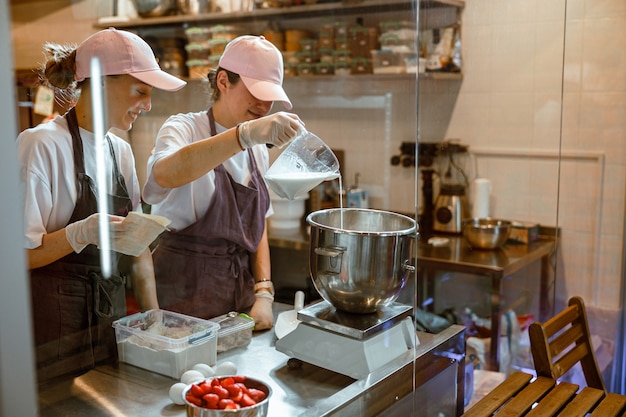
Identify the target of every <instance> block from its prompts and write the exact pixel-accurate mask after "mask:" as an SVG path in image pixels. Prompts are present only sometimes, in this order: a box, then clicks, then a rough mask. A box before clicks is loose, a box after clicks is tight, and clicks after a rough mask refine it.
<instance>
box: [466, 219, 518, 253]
mask: <svg viewBox="0 0 626 417" xmlns="http://www.w3.org/2000/svg"><path fill="white" fill-rule="evenodd" d="M510 234H511V222H510V221H507V220H499V219H492V218H489V217H487V218H474V219H471V220H467V221H465V222H464V223H463V235H464V236H465V238H466V239H467V241H468V242H469V244H470V245H471V246H472V248H476V249H497V248H499V247H501V246H502V245H504V243H505V242H506V241H507V239H508V238H509V235H510Z"/></svg>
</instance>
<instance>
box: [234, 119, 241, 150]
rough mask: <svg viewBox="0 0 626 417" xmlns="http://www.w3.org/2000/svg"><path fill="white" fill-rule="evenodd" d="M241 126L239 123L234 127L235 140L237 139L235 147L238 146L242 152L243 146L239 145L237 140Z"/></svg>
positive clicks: (238, 139)
mask: <svg viewBox="0 0 626 417" xmlns="http://www.w3.org/2000/svg"><path fill="white" fill-rule="evenodd" d="M240 126H241V123H239V124H237V126H235V138H237V145H239V149H241V150H242V151H243V146H242V145H241V139H240V138H239V127H240Z"/></svg>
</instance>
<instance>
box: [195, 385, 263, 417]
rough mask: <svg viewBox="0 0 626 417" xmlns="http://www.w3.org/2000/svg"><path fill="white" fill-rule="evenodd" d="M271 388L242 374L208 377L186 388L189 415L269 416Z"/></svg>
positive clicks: (212, 416)
mask: <svg viewBox="0 0 626 417" xmlns="http://www.w3.org/2000/svg"><path fill="white" fill-rule="evenodd" d="M271 395H272V389H271V388H270V386H269V385H267V384H266V383H265V382H262V381H260V380H258V379H255V378H251V377H248V376H243V375H229V376H219V377H213V378H208V379H205V380H203V381H200V382H197V383H195V384H191V385H190V386H189V387H188V388H187V389H186V390H185V391H184V392H183V398H184V400H185V407H186V410H187V417H266V416H267V410H268V407H269V399H270V396H271Z"/></svg>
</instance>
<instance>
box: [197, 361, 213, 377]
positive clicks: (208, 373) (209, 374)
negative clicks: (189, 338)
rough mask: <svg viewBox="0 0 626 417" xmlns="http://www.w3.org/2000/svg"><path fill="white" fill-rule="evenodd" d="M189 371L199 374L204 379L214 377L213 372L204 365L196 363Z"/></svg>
mask: <svg viewBox="0 0 626 417" xmlns="http://www.w3.org/2000/svg"><path fill="white" fill-rule="evenodd" d="M191 369H192V370H194V371H198V372H200V373H201V374H202V375H204V377H205V378H211V377H212V376H213V375H215V370H214V369H213V368H212V367H210V366H209V365H207V364H206V363H197V364H195V365H194V366H193V368H191Z"/></svg>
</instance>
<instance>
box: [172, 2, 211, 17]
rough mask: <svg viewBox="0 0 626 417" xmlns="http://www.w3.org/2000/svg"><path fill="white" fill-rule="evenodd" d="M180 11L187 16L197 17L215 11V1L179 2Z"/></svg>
mask: <svg viewBox="0 0 626 417" xmlns="http://www.w3.org/2000/svg"><path fill="white" fill-rule="evenodd" d="M177 3H178V11H179V12H180V13H182V14H186V15H197V14H201V13H210V12H212V11H213V0H177Z"/></svg>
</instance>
